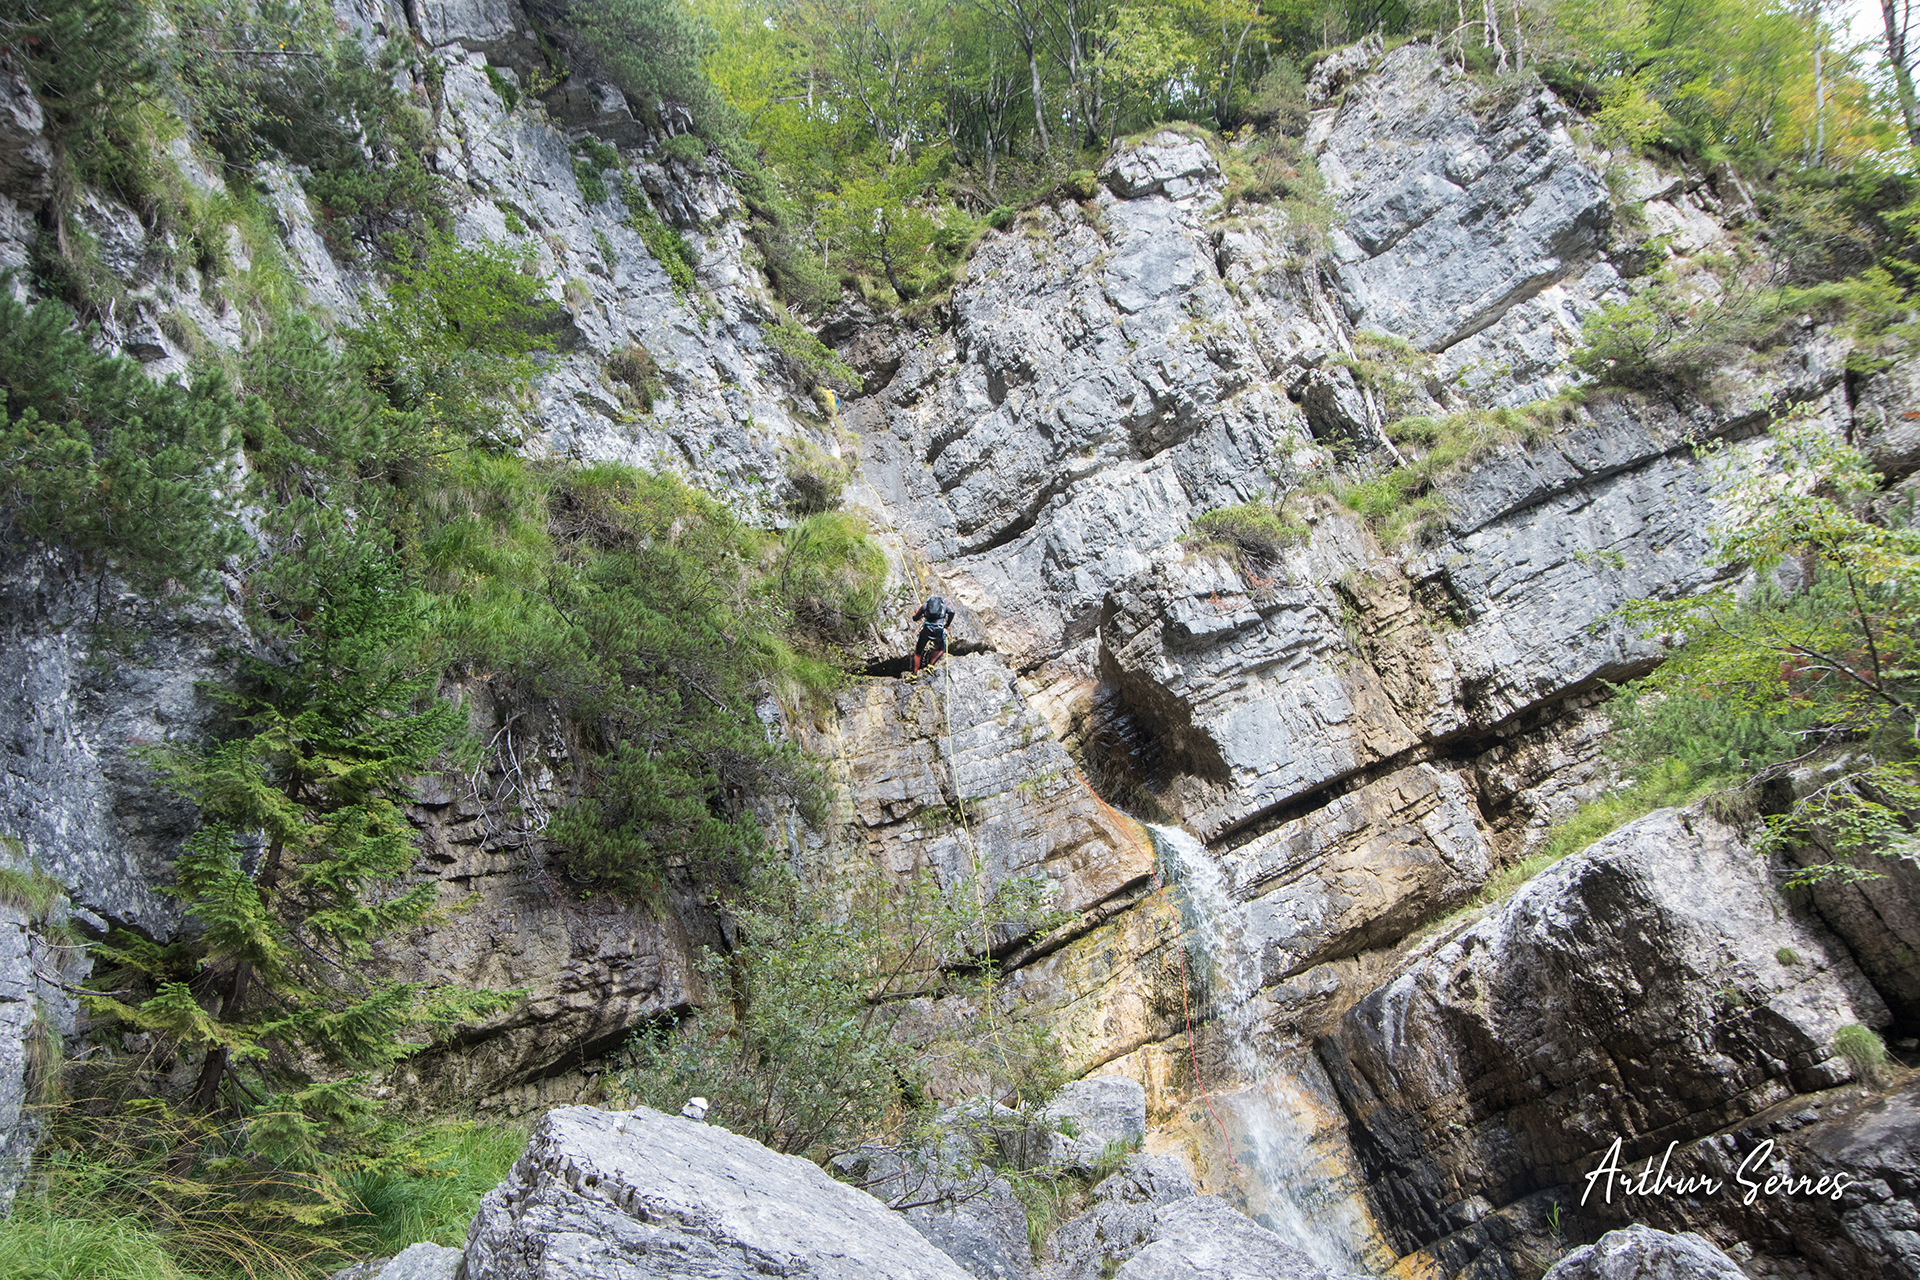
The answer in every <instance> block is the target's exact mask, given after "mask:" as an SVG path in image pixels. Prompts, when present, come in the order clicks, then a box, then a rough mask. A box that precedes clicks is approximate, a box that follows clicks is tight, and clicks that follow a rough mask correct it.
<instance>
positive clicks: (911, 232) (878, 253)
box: [823, 151, 941, 301]
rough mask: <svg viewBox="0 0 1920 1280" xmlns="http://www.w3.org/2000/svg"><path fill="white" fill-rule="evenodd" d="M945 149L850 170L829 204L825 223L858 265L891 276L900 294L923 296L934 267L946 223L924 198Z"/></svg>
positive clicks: (825, 206) (906, 297)
mask: <svg viewBox="0 0 1920 1280" xmlns="http://www.w3.org/2000/svg"><path fill="white" fill-rule="evenodd" d="M940 160H941V155H940V153H939V152H937V151H934V152H929V153H927V154H926V155H924V156H922V157H921V159H920V160H919V162H918V163H916V164H912V165H880V166H876V167H872V168H867V167H865V166H862V169H861V170H859V171H854V172H850V173H848V174H846V175H845V176H844V177H843V178H842V180H841V182H840V184H839V189H838V190H837V191H835V192H834V193H832V194H831V195H830V196H828V197H826V199H825V200H824V202H823V209H824V212H825V225H826V227H827V228H828V231H829V234H830V235H831V236H832V238H833V240H834V242H835V243H837V244H838V245H839V246H840V248H841V251H842V252H843V253H844V254H845V255H846V257H847V258H848V259H849V260H850V261H851V262H852V263H853V264H854V265H855V266H857V267H863V268H866V269H869V270H874V271H877V272H879V273H881V274H883V275H885V276H886V278H887V283H888V284H889V285H890V286H891V287H892V289H893V292H894V294H895V296H896V297H897V298H899V299H900V300H902V301H906V300H910V299H912V298H914V297H917V296H918V295H919V293H920V292H921V291H922V290H923V289H924V287H925V285H926V280H927V277H928V276H929V275H930V274H931V271H930V270H929V268H932V267H934V266H935V265H936V264H935V260H934V259H933V256H932V253H933V246H934V237H935V235H936V234H937V233H938V231H939V230H940V225H939V223H937V222H936V221H935V220H934V217H933V215H932V214H931V213H930V212H929V211H928V209H927V208H926V206H925V204H924V203H923V201H922V195H923V192H924V191H925V188H926V186H927V183H928V181H929V179H930V178H931V176H932V172H933V170H934V168H935V167H936V166H938V164H939V163H940Z"/></svg>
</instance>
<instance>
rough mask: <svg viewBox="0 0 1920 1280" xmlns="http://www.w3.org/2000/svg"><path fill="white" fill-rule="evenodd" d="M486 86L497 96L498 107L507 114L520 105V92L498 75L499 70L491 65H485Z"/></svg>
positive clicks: (509, 81) (511, 82)
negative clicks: (503, 108)
mask: <svg viewBox="0 0 1920 1280" xmlns="http://www.w3.org/2000/svg"><path fill="white" fill-rule="evenodd" d="M487 84H488V86H489V87H491V88H492V89H493V91H494V93H495V94H497V95H499V98H500V105H501V106H503V107H505V108H506V109H507V110H508V112H510V113H511V112H512V111H513V110H514V109H515V108H516V107H518V106H519V105H520V90H519V89H517V88H515V87H514V83H513V81H511V80H509V79H507V78H506V77H505V76H503V75H501V74H500V68H498V67H496V66H494V65H492V64H491V63H489V64H488V65H487Z"/></svg>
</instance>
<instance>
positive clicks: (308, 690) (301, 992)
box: [89, 543, 511, 1220]
mask: <svg viewBox="0 0 1920 1280" xmlns="http://www.w3.org/2000/svg"><path fill="white" fill-rule="evenodd" d="M309 554H311V555H313V556H314V557H316V558H318V559H322V560H324V561H325V563H326V565H327V566H328V573H327V576H326V577H325V579H323V581H324V583H325V585H324V587H323V588H322V589H321V590H320V591H319V592H318V593H316V594H315V595H314V596H313V597H312V598H309V599H305V600H298V601H295V600H289V599H284V598H282V599H280V600H277V601H275V602H274V603H275V604H276V605H277V606H279V607H280V608H282V609H285V610H286V611H287V614H286V616H285V617H284V618H283V620H282V628H281V630H282V634H283V636H285V641H284V643H285V652H284V656H283V657H282V658H281V659H280V660H278V661H269V660H266V659H263V658H253V657H249V658H244V659H242V662H241V666H242V670H243V676H242V679H241V682H240V684H239V685H238V687H237V688H235V689H234V690H232V691H231V692H230V693H228V694H227V695H226V698H227V701H228V702H229V709H230V714H231V716H232V720H233V726H234V732H232V733H231V734H230V735H229V736H226V737H224V738H222V739H221V740H219V741H216V742H215V743H213V744H211V745H209V746H206V747H201V748H193V747H172V748H165V749H156V750H155V751H153V752H152V753H150V759H151V760H152V761H153V762H154V763H155V764H156V765H157V766H158V767H159V768H160V770H161V774H162V777H163V778H164V779H165V782H166V785H167V786H169V787H170V788H171V789H173V790H175V791H177V792H179V793H180V794H182V795H184V796H186V797H187V798H188V799H190V800H192V801H193V802H194V804H195V805H196V806H197V807H198V809H199V811H200V813H201V815H202V817H203V820H204V825H203V826H202V827H201V828H200V830H199V832H198V833H197V834H196V835H195V836H194V837H193V838H192V839H191V840H189V841H188V843H187V847H186V849H185V850H184V851H183V853H182V854H181V855H180V857H179V858H178V859H177V860H176V862H175V864H174V871H175V883H174V885H173V886H171V887H170V890H169V891H170V892H172V893H174V894H175V895H176V896H178V897H180V898H181V899H182V900H183V901H184V902H185V903H186V904H187V914H188V916H189V917H191V918H192V919H193V920H194V921H195V922H196V924H197V925H198V932H197V934H195V935H194V936H191V937H190V938H187V939H183V940H181V941H178V942H175V943H173V944H170V945H168V946H166V947H156V946H154V945H153V944H150V943H146V942H143V941H140V940H138V939H133V938H119V939H117V940H116V941H114V942H112V943H111V944H109V945H107V946H105V947H103V948H101V949H100V952H99V954H100V955H101V957H102V958H103V959H105V960H107V961H108V962H110V963H112V964H115V965H118V966H120V967H122V968H123V969H124V970H125V971H128V972H131V973H133V974H137V975H139V977H140V978H141V979H144V980H145V981H146V982H148V983H150V984H152V988H153V994H152V995H151V996H149V997H148V998H146V999H145V1000H143V1001H141V1002H139V1003H137V1004H128V1003H125V1002H123V1001H121V1000H120V999H119V998H117V997H116V996H111V995H98V996H93V997H90V998H89V1002H90V1004H91V1005H92V1006H93V1008H94V1009H95V1011H96V1012H98V1013H101V1014H105V1015H109V1016H113V1017H117V1018H120V1019H124V1020H125V1021H127V1022H129V1023H131V1024H132V1025H133V1026H135V1027H138V1028H140V1029H141V1030H143V1031H147V1032H151V1033H153V1034H155V1035H156V1036H158V1037H160V1038H161V1039H162V1040H163V1042H165V1043H166V1044H168V1045H169V1046H170V1048H171V1049H172V1051H173V1052H175V1053H178V1054H182V1055H197V1056H198V1057H199V1058H200V1060H201V1066H200V1069H199V1081H198V1083H197V1084H196V1086H195V1088H194V1091H193V1093H192V1095H191V1097H190V1098H189V1100H188V1106H189V1108H190V1110H191V1111H192V1112H194V1113H195V1114H197V1115H201V1116H206V1117H233V1118H234V1119H235V1120H237V1121H239V1120H244V1122H245V1124H244V1128H243V1130H241V1131H240V1132H243V1133H244V1137H243V1138H235V1139H232V1140H233V1141H235V1142H236V1143H237V1145H236V1146H235V1148H234V1149H232V1150H230V1151H223V1152H222V1153H221V1154H222V1155H223V1156H225V1157H229V1158H232V1157H244V1158H247V1159H250V1160H253V1161H256V1162H259V1164H260V1165H261V1167H262V1169H279V1170H287V1169H291V1170H295V1171H300V1172H306V1173H313V1174H315V1175H316V1176H315V1177H313V1178H310V1179H308V1180H306V1181H304V1182H302V1183H298V1184H294V1185H290V1186H289V1188H288V1191H289V1192H290V1195H289V1197H288V1199H289V1200H290V1201H291V1204H290V1206H289V1208H288V1212H290V1213H292V1214H294V1215H295V1216H302V1215H305V1216H307V1217H308V1218H309V1220H322V1219H324V1218H326V1217H330V1216H333V1215H335V1214H337V1213H338V1212H340V1211H341V1209H342V1207H343V1204H344V1201H343V1199H342V1198H341V1197H340V1195H339V1194H338V1191H337V1187H336V1186H335V1184H334V1179H335V1178H336V1177H337V1176H338V1174H339V1173H340V1172H341V1171H343V1170H345V1169H351V1168H354V1167H371V1166H372V1165H374V1164H377V1163H378V1161H379V1160H381V1159H383V1158H384V1157H383V1154H382V1142H383V1140H384V1139H385V1137H387V1136H388V1135H387V1134H386V1133H385V1132H384V1126H383V1125H382V1124H381V1123H380V1121H379V1118H378V1117H377V1115H376V1114H375V1109H374V1108H373V1106H372V1104H371V1103H370V1102H369V1101H368V1100H366V1099H365V1098H364V1097H362V1096H360V1095H359V1093H358V1091H357V1090H356V1089H355V1088H354V1085H355V1083H356V1082H355V1081H354V1080H353V1078H352V1077H353V1074H354V1073H365V1072H373V1071H383V1070H385V1069H386V1068H387V1067H389V1066H391V1065H392V1063H393V1062H395V1061H396V1060H398V1059H399V1058H402V1057H404V1056H406V1055H408V1054H410V1053H412V1052H414V1051H415V1050H416V1049H418V1048H419V1047H420V1044H419V1043H418V1042H416V1041H414V1040H411V1039H409V1037H410V1036H411V1035H412V1034H413V1033H414V1032H416V1031H418V1030H429V1031H433V1030H444V1029H446V1028H447V1027H449V1026H451V1025H452V1024H453V1023H454V1022H456V1021H460V1020H466V1019H471V1018H474V1017H477V1016H481V1015H484V1014H486V1013H489V1012H492V1011H494V1010H497V1009H499V1008H502V1007H504V1006H505V1005H506V1004H508V1003H510V1002H511V998H510V997H508V996H501V995H495V994H493V993H488V992H455V991H452V990H448V989H428V988H426V987H424V986H421V985H418V984H414V985H408V984H402V983H397V982H391V981H380V980H377V979H370V978H366V977H364V976H363V975H362V965H361V962H362V961H364V960H365V959H366V957H367V956H368V955H369V954H370V945H371V943H372V942H373V941H374V940H375V939H377V938H379V937H380V936H381V935H383V934H385V933H388V932H390V931H392V930H393V929H395V928H399V927H403V926H407V925H411V924H414V923H417V922H418V921H419V920H420V919H421V917H422V916H423V915H424V914H425V912H426V911H427V909H428V908H429V907H430V906H431V905H432V900H433V886H432V883H431V882H430V881H429V882H425V883H422V884H419V885H417V886H414V887H412V888H410V889H406V890H404V891H397V890H396V888H395V887H394V882H395V881H396V878H397V877H399V876H401V875H403V874H404V873H405V872H406V871H407V870H408V869H409V868H410V867H411V866H412V863H413V856H414V854H413V829H412V827H411V826H410V825H409V824H408V823H407V821H406V816H405V814H404V812H403V811H402V809H401V807H400V805H399V803H398V801H397V800H396V798H395V793H394V789H395V787H396V786H397V784H398V783H399V781H400V779H401V778H402V777H403V776H405V775H409V774H415V773H418V772H420V771H421V770H422V769H424V768H425V767H427V766H428V765H429V764H430V763H431V762H432V761H433V760H434V759H435V758H436V757H437V756H438V755H439V754H440V753H441V752H442V751H443V750H445V749H446V748H447V747H448V745H449V743H450V742H451V740H452V736H453V734H454V732H455V730H456V727H457V725H458V724H459V722H460V716H459V714H458V713H457V712H456V711H455V710H454V709H453V708H452V707H451V706H449V705H447V704H445V703H443V702H439V701H437V700H433V699H431V696H430V695H431V689H432V683H433V682H432V678H431V675H430V674H429V670H428V668H427V666H426V657H427V655H426V654H425V653H423V651H422V643H423V641H424V639H425V632H426V612H425V605H426V602H425V600H424V599H423V597H422V596H421V594H420V593H419V592H418V590H417V589H416V588H413V587H411V586H409V585H408V584H407V583H406V582H405V581H404V579H403V577H402V575H401V573H400V571H399V569H398V567H397V566H396V565H395V563H394V562H393V560H392V558H391V556H390V555H387V554H384V553H382V552H380V551H378V550H377V549H376V548H375V547H374V546H371V545H368V544H367V543H352V544H344V545H343V544H341V543H334V544H332V545H327V546H322V547H317V548H312V549H310V551H309ZM423 701H424V702H426V703H428V705H426V706H425V707H424V709H420V708H419V704H421V703H422V702H423ZM243 833H244V834H243ZM322 1063H324V1064H325V1068H326V1069H325V1070H323V1071H321V1072H319V1073H317V1074H316V1072H315V1067H316V1065H318V1064H322ZM223 1141H224V1139H223ZM186 1158H189V1159H190V1158H191V1154H189V1156H188V1157H186ZM322 1170H324V1174H322V1173H321V1172H320V1171H322Z"/></svg>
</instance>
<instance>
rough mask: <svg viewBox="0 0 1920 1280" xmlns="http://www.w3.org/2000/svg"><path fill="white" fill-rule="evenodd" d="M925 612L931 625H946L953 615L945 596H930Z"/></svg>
mask: <svg viewBox="0 0 1920 1280" xmlns="http://www.w3.org/2000/svg"><path fill="white" fill-rule="evenodd" d="M923 612H924V614H925V616H926V620H927V624H928V625H929V626H935V627H945V626H946V624H947V622H948V621H949V620H950V619H952V617H953V610H951V609H949V608H947V600H946V597H945V596H930V597H928V599H927V607H926V609H925V610H924V611H923Z"/></svg>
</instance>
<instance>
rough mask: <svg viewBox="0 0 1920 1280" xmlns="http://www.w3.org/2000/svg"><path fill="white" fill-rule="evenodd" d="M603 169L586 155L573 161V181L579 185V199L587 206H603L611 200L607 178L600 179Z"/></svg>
mask: <svg viewBox="0 0 1920 1280" xmlns="http://www.w3.org/2000/svg"><path fill="white" fill-rule="evenodd" d="M603 169H605V167H603V165H599V163H595V161H593V159H591V157H588V155H582V157H578V159H574V180H576V182H578V184H580V198H582V200H586V201H588V205H603V203H607V201H609V200H612V190H611V188H609V186H607V178H605V177H601V173H603Z"/></svg>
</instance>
